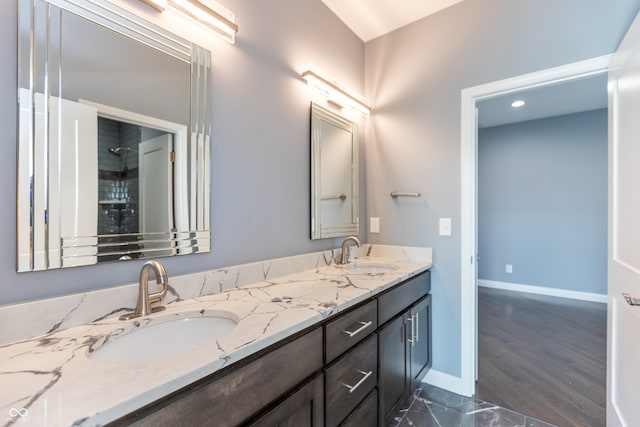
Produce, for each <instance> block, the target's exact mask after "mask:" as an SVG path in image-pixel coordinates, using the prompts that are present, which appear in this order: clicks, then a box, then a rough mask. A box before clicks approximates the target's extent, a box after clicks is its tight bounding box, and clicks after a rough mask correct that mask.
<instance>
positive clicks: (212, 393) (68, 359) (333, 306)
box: [0, 245, 431, 426]
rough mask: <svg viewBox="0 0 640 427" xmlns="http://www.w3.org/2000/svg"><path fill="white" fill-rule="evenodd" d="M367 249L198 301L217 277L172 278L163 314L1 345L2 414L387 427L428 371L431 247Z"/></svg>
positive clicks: (47, 419)
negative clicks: (191, 292)
mask: <svg viewBox="0 0 640 427" xmlns="http://www.w3.org/2000/svg"><path fill="white" fill-rule="evenodd" d="M359 249H361V250H359V251H358V253H357V254H355V255H356V256H355V259H352V260H351V262H350V263H349V264H347V265H341V264H336V263H335V257H334V256H333V252H331V255H330V256H329V257H327V255H328V254H329V252H327V253H320V254H317V255H316V258H315V259H316V266H315V267H312V268H307V267H308V264H309V262H308V261H305V262H302V261H301V260H300V257H292V259H291V260H284V259H280V260H272V261H270V262H265V263H261V264H260V265H259V266H258V265H251V266H247V267H246V268H249V269H250V268H253V269H254V270H255V269H256V268H261V269H262V272H263V273H264V280H262V281H255V282H252V283H246V284H245V283H242V282H238V281H236V283H235V286H233V287H230V288H229V289H223V290H222V291H221V292H216V293H211V294H202V295H197V296H195V297H193V298H189V299H186V298H183V297H181V287H184V288H185V289H186V288H187V287H188V286H199V287H200V288H201V290H205V289H207V283H206V282H207V280H212V279H213V278H214V277H215V274H216V273H218V272H208V273H203V276H201V277H191V278H171V277H170V278H169V291H168V293H167V296H168V298H167V304H166V310H164V311H161V312H158V313H153V314H150V315H148V316H143V317H139V318H134V319H131V320H119V316H120V315H121V314H124V312H125V311H127V312H128V311H130V310H131V309H132V308H133V306H134V304H135V301H134V300H132V301H127V303H128V304H129V305H128V306H127V307H126V309H125V308H122V307H121V308H119V309H117V310H111V311H116V312H114V313H111V315H110V316H107V317H105V318H104V319H102V320H98V321H95V322H92V323H89V324H85V325H79V326H75V327H70V328H68V329H63V330H57V331H55V332H51V333H48V334H44V335H39V336H35V337H33V338H28V339H23V340H19V341H16V342H13V343H7V344H4V345H2V346H0V362H1V363H0V402H2V403H1V404H2V405H3V407H2V408H0V411H4V413H5V414H9V413H12V414H13V413H15V414H14V415H17V416H18V417H21V418H22V421H30V422H32V423H35V425H45V424H46V425H82V426H97V425H105V424H110V423H112V424H114V425H130V424H136V425H154V426H155V425H172V426H173V425H180V424H182V425H194V423H195V424H198V425H216V426H218V425H219V426H222V425H238V424H244V423H255V424H256V425H278V424H279V425H284V424H286V422H293V424H291V425H301V424H299V422H298V421H297V420H299V419H300V420H302V419H304V420H307V421H306V422H305V425H318V426H320V425H326V426H330V425H331V426H334V425H378V423H379V425H388V423H389V422H390V421H392V418H393V416H394V415H395V414H396V412H397V410H398V409H401V408H400V406H401V405H402V404H403V403H404V401H405V399H406V398H408V397H409V396H410V395H411V390H412V388H414V387H415V386H416V384H417V382H419V381H420V379H421V378H422V376H424V374H425V373H426V371H427V370H428V369H429V367H430V364H431V348H430V316H431V314H430V309H431V296H430V295H429V290H430V271H428V270H429V269H430V267H431V250H430V249H428V248H403V247H394V246H384V245H380V246H370V245H363V248H359ZM294 258H296V259H294ZM307 258H309V256H307ZM305 264H306V265H305ZM285 265H287V266H288V267H287V268H285V267H283V266H285ZM300 268H305V269H304V270H300V271H295V270H296V269H298V270H299V269H300ZM230 269H233V268H232V267H230ZM287 270H289V271H290V272H289V274H284V275H281V276H278V277H271V274H272V273H271V272H272V271H273V274H274V275H275V274H276V272H277V271H281V272H285V273H286V272H287ZM220 271H222V270H220ZM237 272H238V274H237V276H238V277H240V275H241V274H243V273H242V272H243V269H242V266H240V268H238V269H237ZM220 274H222V273H220ZM224 274H226V272H224ZM194 276H195V275H194ZM203 278H204V279H203ZM174 279H175V280H174ZM187 279H188V280H187ZM200 280H203V281H202V282H200ZM213 280H215V279H213ZM172 282H176V283H173V284H172ZM134 286H135V285H130V286H128V287H127V288H128V291H129V295H130V291H131V290H133V287H134ZM154 286H155V284H153V283H150V284H149V287H150V288H153V287H154ZM225 286H228V284H227V285H225ZM208 289H210V288H208ZM103 292H104V291H103ZM113 292H117V293H119V294H122V293H123V290H122V289H120V290H119V291H116V290H114V291H113ZM89 294H90V293H89ZM89 294H87V296H86V297H83V300H84V299H86V300H91V299H92V296H91V295H89ZM187 294H188V292H185V293H184V295H185V296H187ZM170 296H171V297H170ZM102 299H103V300H105V301H106V300H108V298H102ZM30 304H31V305H32V304H33V303H30ZM43 304H44V303H43ZM27 305H29V304H27ZM28 309H29V310H30V311H33V310H37V309H35V308H34V307H33V306H30V307H28ZM24 310H25V312H26V311H27V307H25V308H24ZM77 311H82V310H80V309H78V310H77ZM5 314H6V313H5ZM66 317H70V316H66ZM54 329H55V328H54ZM12 409H14V410H13V411H12ZM17 411H22V412H20V413H18V412H17ZM20 414H24V417H22V416H21V415H20ZM296 417H300V418H296ZM389 417H391V418H389ZM287 420H288V421H287ZM308 420H312V422H311V423H309V422H308ZM6 421H7V422H6V424H7V425H9V424H11V423H12V422H14V421H17V419H16V418H15V417H14V418H13V419H12V418H10V417H8V418H7V420H6Z"/></svg>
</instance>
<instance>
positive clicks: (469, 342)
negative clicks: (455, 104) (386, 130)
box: [457, 55, 613, 396]
mask: <svg viewBox="0 0 640 427" xmlns="http://www.w3.org/2000/svg"><path fill="white" fill-rule="evenodd" d="M612 57H613V55H603V56H598V57H595V58H591V59H587V60H584V61H579V62H574V63H571V64H567V65H562V66H559V67H553V68H548V69H546V70H541V71H536V72H533V73H528V74H523V75H520V76H516V77H512V78H508V79H504V80H498V81H495V82H491V83H486V84H482V85H479V86H473V87H469V88H466V89H463V90H462V92H461V132H460V135H461V168H460V170H461V174H462V176H461V203H460V208H461V212H460V236H461V237H460V240H461V248H460V249H461V252H460V255H461V256H460V268H461V276H460V277H461V313H462V314H461V319H460V320H461V334H460V335H461V358H460V363H461V366H460V390H458V391H457V392H458V393H460V394H463V395H465V396H472V395H473V394H475V381H476V375H477V351H478V345H477V334H476V332H477V326H478V313H477V296H476V289H477V280H478V274H477V268H476V261H475V260H476V256H477V245H478V232H477V229H478V224H477V221H478V220H477V208H478V206H477V202H478V200H477V198H478V194H477V178H478V175H477V174H478V141H477V129H478V123H477V116H476V104H477V103H478V102H479V101H483V100H486V99H490V98H495V97H498V96H502V95H507V94H510V93H517V92H520V91H522V90H526V89H534V88H538V87H544V86H548V85H553V84H558V83H563V82H570V81H572V80H577V79H581V78H585V77H590V76H595V75H599V74H604V73H607V72H608V70H609V63H610V62H611V58H612Z"/></svg>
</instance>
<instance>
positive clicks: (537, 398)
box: [476, 287, 607, 427]
mask: <svg viewBox="0 0 640 427" xmlns="http://www.w3.org/2000/svg"><path fill="white" fill-rule="evenodd" d="M606 317H607V313H606V304H600V303H592V302H584V301H575V300H570V299H566V298H555V297H547V296H540V295H533V294H526V293H519V292H511V291H502V290H495V289H489V288H482V287H481V288H479V289H478V356H479V358H478V360H479V362H478V369H479V378H478V379H479V380H478V383H477V386H476V398H478V399H481V400H485V401H488V402H492V403H495V404H497V405H500V406H503V407H505V408H508V409H511V410H514V411H517V412H520V413H523V414H526V415H529V416H532V417H535V418H538V419H540V420H542V421H546V422H548V423H551V424H555V425H557V426H559V427H571V426H587V427H600V426H604V425H605V408H606V345H607V344H606V333H607V326H606V322H607V319H606Z"/></svg>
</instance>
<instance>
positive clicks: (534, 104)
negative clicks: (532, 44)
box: [477, 73, 607, 128]
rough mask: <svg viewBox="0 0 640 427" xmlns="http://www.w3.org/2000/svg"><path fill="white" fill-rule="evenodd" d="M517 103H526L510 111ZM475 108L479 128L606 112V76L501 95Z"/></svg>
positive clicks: (482, 102)
mask: <svg viewBox="0 0 640 427" xmlns="http://www.w3.org/2000/svg"><path fill="white" fill-rule="evenodd" d="M520 99H521V100H523V101H525V102H526V104H525V105H524V106H523V107H520V108H513V107H511V103H512V102H513V101H515V100H520ZM477 106H478V126H479V127H481V128H482V127H491V126H499V125H504V124H509V123H517V122H524V121H528V120H535V119H542V118H546V117H555V116H561V115H565V114H571V113H579V112H583V111H591V110H597V109H599V108H606V107H607V74H606V73H603V74H601V75H598V76H592V77H588V78H584V79H579V80H575V81H571V82H567V83H560V84H555V85H549V86H544V87H540V88H536V89H529V90H524V91H520V92H517V93H512V94H509V95H503V96H500V97H497V98H491V99H488V100H485V101H481V102H478V104H477Z"/></svg>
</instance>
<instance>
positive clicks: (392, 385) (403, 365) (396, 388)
mask: <svg viewBox="0 0 640 427" xmlns="http://www.w3.org/2000/svg"><path fill="white" fill-rule="evenodd" d="M408 317H409V312H408V311H407V312H406V313H403V314H401V315H400V316H398V317H396V318H395V319H393V320H391V321H390V322H389V323H387V325H386V326H384V327H383V328H382V329H380V331H379V332H378V357H379V370H378V389H379V398H378V399H379V405H380V412H379V417H378V420H379V422H380V425H381V426H388V425H390V424H391V422H392V421H393V417H394V415H395V414H396V411H397V410H399V409H400V407H401V406H402V405H403V404H405V402H407V401H408V399H409V397H410V396H411V390H410V387H411V382H410V381H409V378H410V377H409V358H410V354H409V352H410V351H411V349H410V347H409V344H410V343H408V342H407V337H408V335H407V322H406V318H408Z"/></svg>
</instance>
